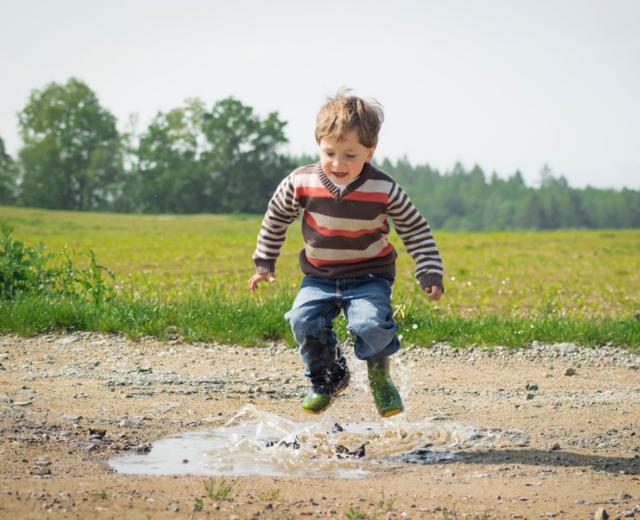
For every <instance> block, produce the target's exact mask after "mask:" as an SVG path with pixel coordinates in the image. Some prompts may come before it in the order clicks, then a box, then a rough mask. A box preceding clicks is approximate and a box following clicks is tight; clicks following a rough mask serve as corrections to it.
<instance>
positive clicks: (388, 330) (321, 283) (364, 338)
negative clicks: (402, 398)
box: [285, 275, 400, 377]
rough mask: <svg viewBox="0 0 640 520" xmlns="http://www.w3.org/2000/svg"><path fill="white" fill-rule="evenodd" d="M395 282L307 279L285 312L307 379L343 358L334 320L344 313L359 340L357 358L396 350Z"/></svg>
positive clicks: (366, 277) (356, 346)
mask: <svg viewBox="0 0 640 520" xmlns="http://www.w3.org/2000/svg"><path fill="white" fill-rule="evenodd" d="M392 284H393V280H392V279H391V278H384V277H380V276H374V275H369V276H364V277H360V278H336V279H332V278H319V277H316V276H312V275H305V277H304V278H303V280H302V286H301V287H300V291H299V292H298V294H297V296H296V299H295V301H294V302H293V307H292V308H291V310H290V311H289V312H287V313H286V314H285V319H287V320H288V321H289V323H290V324H291V330H292V331H293V335H294V337H295V339H296V342H297V343H298V346H299V352H300V356H301V357H302V361H303V362H304V364H305V366H306V368H305V375H306V376H307V377H314V376H315V375H317V374H320V373H322V372H323V371H325V370H326V369H328V368H330V367H332V365H333V364H334V363H335V361H336V360H337V359H338V358H339V357H340V354H339V349H337V348H336V344H337V340H336V335H335V333H334V332H333V320H334V319H335V318H336V316H338V314H339V313H340V310H341V309H342V310H344V314H345V316H346V317H347V322H348V330H349V332H350V333H351V334H353V335H354V336H355V338H356V341H355V354H356V357H357V358H358V359H363V360H364V359H370V358H373V357H376V356H379V355H382V356H390V355H391V354H394V353H395V352H397V351H398V349H399V348H400V342H399V341H398V337H397V336H396V329H397V327H396V323H395V321H394V320H393V311H392V309H391V285H392Z"/></svg>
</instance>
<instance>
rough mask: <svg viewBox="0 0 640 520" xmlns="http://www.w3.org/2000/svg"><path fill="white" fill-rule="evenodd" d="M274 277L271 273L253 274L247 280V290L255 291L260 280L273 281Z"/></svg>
mask: <svg viewBox="0 0 640 520" xmlns="http://www.w3.org/2000/svg"><path fill="white" fill-rule="evenodd" d="M275 281H276V277H275V275H274V274H273V273H262V274H257V273H256V274H254V275H253V276H252V277H251V279H250V280H249V290H250V291H251V292H253V291H255V290H256V288H257V287H258V284H259V283H260V282H275Z"/></svg>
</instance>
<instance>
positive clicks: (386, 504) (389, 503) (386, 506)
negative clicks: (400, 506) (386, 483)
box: [378, 488, 396, 513]
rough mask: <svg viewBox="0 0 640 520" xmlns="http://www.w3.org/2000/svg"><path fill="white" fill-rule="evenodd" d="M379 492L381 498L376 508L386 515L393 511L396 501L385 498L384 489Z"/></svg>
mask: <svg viewBox="0 0 640 520" xmlns="http://www.w3.org/2000/svg"><path fill="white" fill-rule="evenodd" d="M381 492H382V498H381V499H380V501H379V502H378V506H379V507H380V509H382V510H383V511H385V512H387V513H388V512H390V511H391V510H392V509H393V506H394V504H395V502H396V499H395V498H394V497H389V498H385V496H384V488H382V490H381Z"/></svg>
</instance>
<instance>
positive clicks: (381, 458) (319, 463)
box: [108, 405, 527, 479]
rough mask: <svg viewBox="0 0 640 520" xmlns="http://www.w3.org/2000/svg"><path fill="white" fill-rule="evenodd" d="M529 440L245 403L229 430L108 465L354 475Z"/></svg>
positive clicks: (163, 444)
mask: <svg viewBox="0 0 640 520" xmlns="http://www.w3.org/2000/svg"><path fill="white" fill-rule="evenodd" d="M314 419H315V417H314ZM526 438H527V435H526V434H525V433H524V432H521V431H516V430H510V431H506V430H487V429H481V428H476V427H473V426H469V425H465V424H462V423H459V422H455V421H450V420H446V419H441V418H436V417H433V418H426V419H423V420H421V421H417V422H410V421H408V420H406V419H405V418H404V417H403V416H397V417H394V418H391V419H386V420H379V421H376V422H360V423H337V422H334V421H332V419H331V416H330V415H326V416H322V418H321V419H319V420H316V421H315V422H308V423H307V422H305V423H298V422H293V421H290V420H288V419H286V418H284V417H280V416H278V415H275V414H272V413H268V412H265V411H262V410H259V409H257V408H256V407H255V406H253V405H247V406H245V407H244V408H242V409H241V410H240V411H239V412H238V413H237V414H236V415H234V416H233V417H232V418H231V420H229V421H228V422H227V424H226V425H225V426H224V427H221V428H217V429H206V430H199V431H192V432H185V433H182V434H179V435H173V436H170V437H166V438H164V439H160V440H158V441H156V442H155V443H153V445H152V449H151V451H150V452H149V453H147V454H139V455H128V456H125V457H119V458H116V459H112V460H110V461H109V462H108V464H109V466H110V467H111V468H112V469H114V470H115V471H117V472H119V473H127V474H145V475H180V474H191V475H210V476H248V475H258V476H288V477H291V476H293V477H332V478H346V479H353V478H362V477H365V476H367V475H369V474H371V473H373V472H378V471H384V470H388V469H391V468H393V467H397V466H398V465H403V464H407V463H413V464H431V463H436V462H441V461H443V460H451V459H455V458H456V457H459V456H460V455H461V454H462V453H463V452H465V451H469V450H474V449H487V448H494V447H506V446H517V445H521V444H522V443H523V442H526Z"/></svg>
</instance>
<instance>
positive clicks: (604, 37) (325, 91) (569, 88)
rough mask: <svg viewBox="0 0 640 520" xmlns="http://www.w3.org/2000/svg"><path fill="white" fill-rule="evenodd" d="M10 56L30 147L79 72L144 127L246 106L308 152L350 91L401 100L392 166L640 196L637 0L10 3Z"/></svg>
mask: <svg viewBox="0 0 640 520" xmlns="http://www.w3.org/2000/svg"><path fill="white" fill-rule="evenodd" d="M0 63H1V64H2V67H1V69H0V70H1V71H2V72H1V75H0V136H1V137H2V138H3V139H4V140H5V142H6V143H7V145H8V149H9V151H10V152H11V153H12V154H15V152H16V151H17V149H18V147H19V146H20V140H19V137H18V129H17V126H18V125H17V118H16V113H17V112H18V111H19V110H20V109H21V108H22V107H24V105H25V104H26V102H27V99H28V96H29V93H30V91H31V90H32V89H35V88H38V89H41V88H43V87H44V86H45V85H46V84H47V83H49V82H51V81H56V82H65V81H66V80H67V79H68V78H69V77H70V76H75V77H77V78H80V79H82V80H83V81H85V82H87V84H88V85H89V86H90V87H91V88H92V89H93V90H94V91H95V92H96V93H97V95H98V97H99V99H100V102H101V103H102V105H103V106H105V107H106V108H108V109H109V110H111V111H112V113H113V114H114V115H115V116H116V117H117V118H118V120H119V121H120V126H121V128H124V127H125V125H126V122H127V120H128V117H129V114H132V113H137V114H138V115H139V125H138V130H144V128H145V127H146V125H147V124H148V122H149V121H150V119H151V118H152V117H153V115H154V114H155V113H156V112H157V111H158V110H168V109H171V108H174V107H176V106H180V105H181V104H182V102H183V101H184V99H185V98H188V97H194V96H199V97H201V98H203V99H204V100H205V102H206V103H207V105H208V106H211V105H212V104H213V103H214V102H215V101H217V100H219V99H221V98H223V97H226V96H229V95H233V96H235V97H237V98H238V99H240V100H241V101H242V102H243V103H246V104H248V105H251V106H253V107H254V108H255V110H256V111H257V112H258V113H259V114H260V115H266V114H267V113H268V112H271V111H278V112H279V114H280V117H281V118H282V119H284V120H286V121H288V122H289V124H288V126H287V128H286V132H287V136H288V137H289V140H290V145H289V151H291V152H293V153H299V152H303V151H304V152H308V153H315V150H316V145H315V141H314V138H313V129H314V128H313V127H314V120H315V114H316V112H317V110H318V108H319V106H320V105H321V104H322V103H323V101H324V100H325V98H326V96H327V95H330V94H333V93H334V92H335V91H336V89H337V88H338V87H340V86H342V85H346V86H350V87H352V88H354V89H355V90H356V93H358V94H360V95H363V96H371V97H374V98H376V99H378V100H379V101H380V102H381V103H382V104H383V105H384V108H385V115H386V121H385V123H384V125H383V129H382V133H381V137H380V145H379V147H378V151H377V155H376V157H377V158H378V159H381V158H383V157H390V158H393V159H396V158H398V157H400V156H402V155H405V154H406V155H407V156H408V158H409V160H410V161H411V162H413V163H417V162H420V163H423V162H428V163H429V164H431V165H432V166H434V167H437V168H440V169H441V170H445V169H450V168H452V167H453V165H454V163H455V161H456V160H460V161H461V162H462V163H463V164H464V165H465V167H467V168H470V167H471V166H472V165H473V164H475V163H477V164H479V165H480V166H481V167H482V168H483V169H484V170H485V172H486V173H487V174H490V173H491V171H493V170H495V171H497V172H498V174H499V175H501V176H507V175H510V174H512V173H513V172H514V171H515V170H516V169H517V168H519V169H520V170H521V171H522V173H523V175H524V177H525V179H526V180H527V182H528V183H529V184H536V182H537V181H538V179H539V172H540V169H541V167H542V165H543V164H544V163H545V162H547V163H548V164H549V165H550V167H551V169H552V170H553V172H554V174H556V175H560V174H562V175H565V176H566V177H567V179H568V180H569V182H570V184H571V185H572V186H585V185H587V184H590V185H592V186H598V187H616V188H620V187H623V186H628V187H631V188H635V189H638V188H640V1H636V0H627V1H623V0H608V1H605V0H601V1H591V0H556V1H554V0H537V1H536V0H504V1H503V0H482V1H473V0H468V1H459V0H453V1H441V0H428V1H427V0H423V1H420V0H394V1H380V2H374V1H368V2H367V1H360V0H354V1H349V0H342V1H334V0H324V1H313V2H312V1H309V0H290V1H289V0H283V1H278V0H271V1H268V0H262V1H259V0H233V1H230V0H220V1H215V0H210V1H197V0H181V1H178V0H175V1H169V0H110V1H109V2H104V1H100V2H99V1H97V0H77V1H73V0H56V1H46V0H41V1H35V0H20V1H15V0H0Z"/></svg>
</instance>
